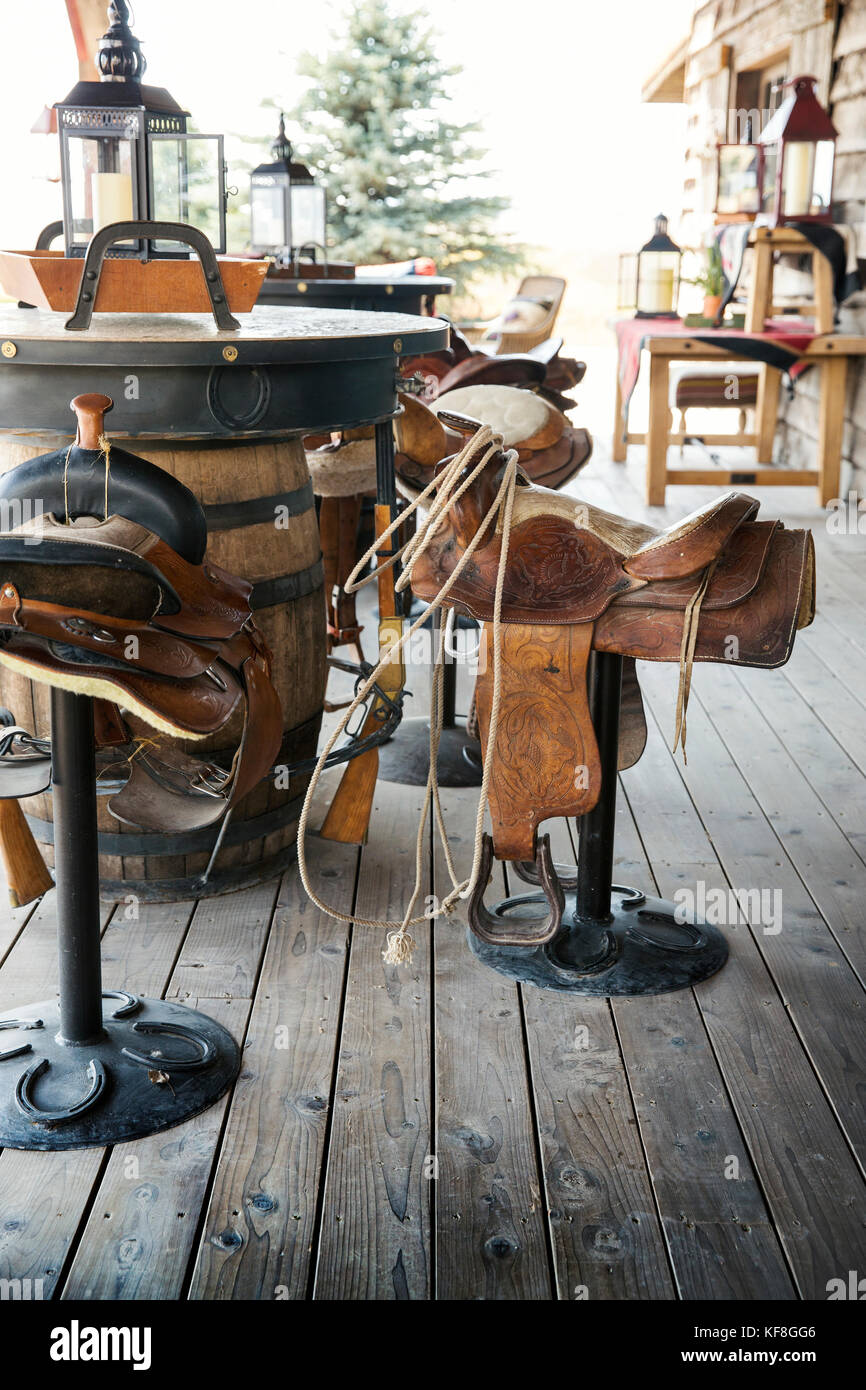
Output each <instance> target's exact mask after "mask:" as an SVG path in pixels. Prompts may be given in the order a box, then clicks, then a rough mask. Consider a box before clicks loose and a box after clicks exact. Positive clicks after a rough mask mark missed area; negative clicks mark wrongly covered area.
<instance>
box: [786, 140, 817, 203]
mask: <svg viewBox="0 0 866 1390" xmlns="http://www.w3.org/2000/svg"><path fill="white" fill-rule="evenodd" d="M813 150H814V145H812V144H810V143H808V142H807V141H800V140H795V141H792V143H791V144H790V145H786V146H785V177H784V208H783V212H784V213H785V215H786V216H788V217H802V216H803V214H804V213H808V212H810V211H811V208H812V151H813Z"/></svg>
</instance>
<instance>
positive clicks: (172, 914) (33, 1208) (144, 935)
mask: <svg viewBox="0 0 866 1390" xmlns="http://www.w3.org/2000/svg"><path fill="white" fill-rule="evenodd" d="M112 911H113V905H110V906H108V905H105V906H104V907H103V913H104V919H105V918H107V917H110V916H111V913H112ZM188 917H189V911H188V910H187V908H186V907H185V906H184V905H172V904H161V903H150V904H142V905H141V907H140V913H139V918H138V921H137V922H136V923H135V926H136V930H135V931H134V932H133V931H130V930H129V927H130V925H131V923H130V922H129V921H124V922H121V921H119V920H118V922H117V926H116V927H115V923H114V918H112V920H111V922H110V924H109V926H108V929H107V931H106V933H105V934H104V936H103V942H104V943H106V952H105V954H106V959H107V962H108V965H107V966H106V970H105V974H104V979H105V983H106V988H129V989H132V990H135V991H137V992H139V993H141V994H152V995H159V994H161V993H162V991H163V989H164V988H165V984H166V980H167V978H168V974H169V971H170V969H171V962H173V961H174V959H175V957H176V956H177V952H178V949H179V947H180V943H181V941H182V939H183V934H184V932H185V931H186V926H187V921H188ZM109 935H110V936H111V941H110V944H107V942H108V937H109ZM167 962H168V964H167ZM7 972H8V974H7ZM7 980H8V981H9V982H10V983H9V993H10V994H11V996H12V998H11V1000H10V1002H14V1003H24V1002H29V1003H36V1002H37V1001H38V1000H39V999H44V998H45V996H46V995H48V996H50V995H51V994H52V993H53V992H54V990H55V989H56V982H57V946H56V920H55V917H54V903H53V894H49V895H48V897H47V898H45V899H44V900H43V904H42V906H41V907H40V910H39V912H38V913H36V914H34V917H33V919H32V920H31V922H28V925H27V928H26V930H25V931H24V932H23V933H22V936H21V938H20V939H19V941H18V943H17V944H16V946H15V947H14V949H13V950H12V952H11V953H10V955H9V958H8V959H7V961H6V962H5V964H4V966H3V969H2V971H0V994H3V995H5V991H6V988H7V984H6V981H7ZM6 997H7V998H8V996H6ZM104 1161H105V1151H104V1150H102V1149H83V1150H78V1151H71V1152H66V1153H62V1152H61V1153H27V1152H25V1151H21V1150H15V1149H5V1150H4V1151H3V1153H2V1154H0V1232H2V1236H0V1241H2V1246H0V1276H5V1277H8V1278H28V1277H32V1278H39V1279H43V1280H44V1296H45V1297H46V1298H48V1297H50V1296H51V1295H52V1293H53V1292H54V1290H55V1289H56V1288H57V1286H58V1283H59V1281H60V1279H61V1276H62V1274H63V1272H64V1265H65V1262H66V1261H67V1259H68V1256H69V1251H70V1249H71V1247H72V1244H73V1242H74V1240H75V1238H76V1235H77V1232H78V1229H79V1226H80V1225H81V1222H82V1219H83V1215H84V1212H85V1211H86V1209H87V1205H88V1201H89V1198H90V1193H91V1189H92V1187H93V1185H94V1183H95V1182H96V1181H97V1179H98V1177H99V1175H100V1172H101V1169H102V1166H103V1164H104ZM7 1271H8V1275H7V1273H6V1272H7Z"/></svg>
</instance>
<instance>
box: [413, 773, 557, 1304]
mask: <svg viewBox="0 0 866 1390" xmlns="http://www.w3.org/2000/svg"><path fill="white" fill-rule="evenodd" d="M477 795H478V793H477V791H473V790H472V789H467V790H466V791H463V792H461V791H457V790H450V791H447V792H446V791H443V794H442V804H443V808H444V810H445V814H446V817H447V820H448V826H449V829H450V830H451V831H452V832H453V833H452V839H453V844H454V853H455V857H456V862H457V865H458V868H459V870H460V872H463V873H468V871H469V864H470V862H471V857H472V845H473V841H474V810H475V806H476V804H477ZM502 884H503V879H502V876H501V875H500V874H497V875H496V882H495V886H493V885H492V886H491V887H490V888H489V889H488V892H489V893H490V894H491V896H494V895H496V894H497V892H498V891H501V886H502ZM434 885H435V891H436V893H437V894H438V895H440V896H441V895H443V894H444V892H445V891H447V888H448V887H449V886H450V884H449V881H448V879H447V875H446V874H445V872H444V866H443V864H442V862H441V858H440V856H439V855H438V854H437V856H436V857H435V858H434ZM455 917H456V918H457V920H455V919H454V918H451V919H448V920H440V921H439V922H437V924H436V929H435V949H434V955H435V991H436V994H435V998H436V1061H435V1067H436V1086H437V1126H438V1129H437V1140H436V1155H437V1157H438V1160H439V1177H438V1180H437V1182H436V1194H435V1196H436V1265H437V1268H436V1291H437V1297H438V1298H439V1299H445V1300H458V1299H459V1300H463V1299H473V1300H477V1299H483V1300H489V1301H499V1300H503V1301H508V1300H515V1299H516V1300H529V1301H537V1300H543V1299H549V1298H550V1297H551V1294H552V1286H551V1271H550V1255H549V1251H548V1245H547V1239H548V1237H547V1231H546V1223H545V1220H544V1211H543V1184H542V1179H541V1174H540V1173H539V1168H538V1161H537V1154H536V1135H535V1132H534V1124H533V1115H532V1105H531V1101H530V1094H529V1083H528V1077H527V1061H526V1050H525V1041H524V1036H523V1028H522V1025H521V1016H520V999H519V995H518V987H517V985H514V984H511V983H510V982H509V981H508V980H506V979H504V978H503V977H502V976H501V975H497V974H496V973H495V971H492V970H488V969H487V968H486V967H485V966H483V965H481V964H480V963H479V962H478V961H477V960H476V959H475V957H474V956H473V955H471V953H470V951H469V947H468V945H467V944H466V940H465V933H466V928H465V916H464V914H463V913H460V914H455Z"/></svg>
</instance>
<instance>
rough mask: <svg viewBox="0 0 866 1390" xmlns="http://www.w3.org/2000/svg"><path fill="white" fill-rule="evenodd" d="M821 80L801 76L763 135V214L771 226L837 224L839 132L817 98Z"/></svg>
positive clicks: (789, 84) (789, 83)
mask: <svg viewBox="0 0 866 1390" xmlns="http://www.w3.org/2000/svg"><path fill="white" fill-rule="evenodd" d="M817 80H818V79H817V78H815V77H805V76H804V77H795V78H794V79H793V80H792V81H791V82H788V83H786V84H785V85H786V86H788V87H790V88H791V89H792V90H791V95H790V96H789V97H787V99H786V100H785V101H784V102H783V103H782V105H781V106H780V107H779V109H778V111H776V113H775V114H774V115H773V117H772V118H771V120H770V121H769V122H768V123H767V125H766V127H765V128H764V130H763V131H762V132H761V135H760V143H761V145H762V147H763V151H764V167H763V177H762V199H761V212H762V214H763V216H764V217H765V218H766V220H767V221H768V222H769V224H770V226H771V227H779V226H782V225H783V224H784V223H786V222H831V221H832V202H833V164H834V161H835V155H836V136H837V131H836V127H835V126H834V124H833V122H832V121H831V120H830V117H829V115H828V114H827V112H826V111H825V110H824V108H823V106H822V105H821V103H820V102H819V100H818V98H817V97H816V95H815V84H816V82H817Z"/></svg>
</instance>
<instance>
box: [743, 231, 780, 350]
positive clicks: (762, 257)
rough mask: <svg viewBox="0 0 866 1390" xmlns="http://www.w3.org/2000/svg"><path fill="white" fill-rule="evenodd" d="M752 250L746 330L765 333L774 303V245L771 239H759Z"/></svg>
mask: <svg viewBox="0 0 866 1390" xmlns="http://www.w3.org/2000/svg"><path fill="white" fill-rule="evenodd" d="M752 251H753V254H754V262H753V265H752V283H751V285H750V287H749V301H748V303H747V305H746V332H747V333H763V331H764V321H765V319H766V318H767V316H768V314H769V312H770V309H771V306H772V303H773V247H772V244H771V243H770V242H769V241H761V240H758V241H756V242H755V244H754V246H753V247H752Z"/></svg>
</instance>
